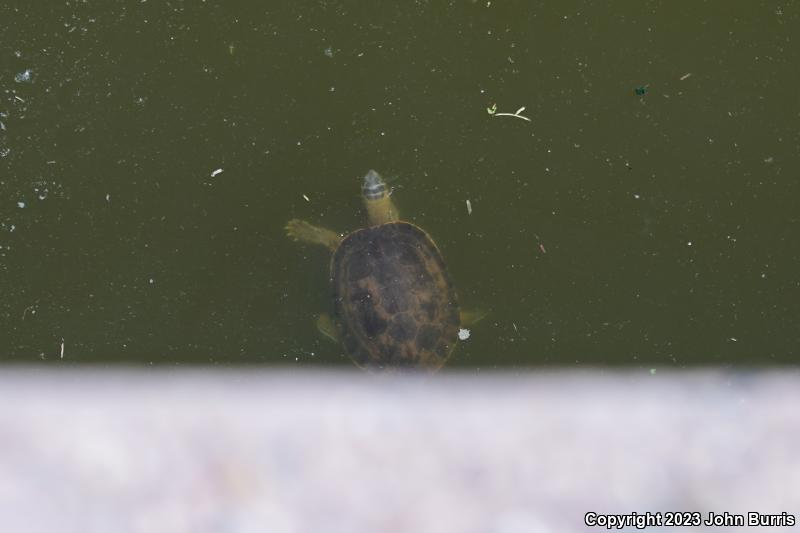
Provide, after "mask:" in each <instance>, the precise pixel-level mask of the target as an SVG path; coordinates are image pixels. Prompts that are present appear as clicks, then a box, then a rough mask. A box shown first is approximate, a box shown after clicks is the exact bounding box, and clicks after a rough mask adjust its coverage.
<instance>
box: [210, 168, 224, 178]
mask: <svg viewBox="0 0 800 533" xmlns="http://www.w3.org/2000/svg"><path fill="white" fill-rule="evenodd" d="M222 172H223V170H222V169H221V168H218V169H217V170H214V171H212V172H211V177H212V178H215V177H217V176H219V175H220V174H222Z"/></svg>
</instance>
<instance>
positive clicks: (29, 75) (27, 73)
mask: <svg viewBox="0 0 800 533" xmlns="http://www.w3.org/2000/svg"><path fill="white" fill-rule="evenodd" d="M14 81H15V82H17V83H31V82H32V81H33V71H32V70H31V69H29V68H26V69H25V70H23V71H22V72H18V73H17V74H16V75H15V76H14Z"/></svg>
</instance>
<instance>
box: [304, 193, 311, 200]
mask: <svg viewBox="0 0 800 533" xmlns="http://www.w3.org/2000/svg"><path fill="white" fill-rule="evenodd" d="M303 199H304V200H305V201H306V202H310V201H311V200H310V199H309V198H308V196H306V195H305V194H304V195H303Z"/></svg>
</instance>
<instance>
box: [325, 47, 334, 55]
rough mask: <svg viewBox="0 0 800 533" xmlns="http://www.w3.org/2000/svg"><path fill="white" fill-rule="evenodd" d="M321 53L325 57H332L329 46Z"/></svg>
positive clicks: (331, 50) (331, 49)
mask: <svg viewBox="0 0 800 533" xmlns="http://www.w3.org/2000/svg"><path fill="white" fill-rule="evenodd" d="M323 53H324V54H325V56H326V57H333V48H331V47H330V46H329V47H327V48H326V49H325V50H323Z"/></svg>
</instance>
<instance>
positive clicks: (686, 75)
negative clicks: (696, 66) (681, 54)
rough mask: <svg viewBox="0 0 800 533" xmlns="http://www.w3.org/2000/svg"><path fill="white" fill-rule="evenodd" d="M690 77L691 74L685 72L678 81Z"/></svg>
mask: <svg viewBox="0 0 800 533" xmlns="http://www.w3.org/2000/svg"><path fill="white" fill-rule="evenodd" d="M691 75H692V73H691V72H687V73H686V74H684V75H683V76H681V77H680V80H681V81H683V80H685V79H687V78H689V76H691Z"/></svg>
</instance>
